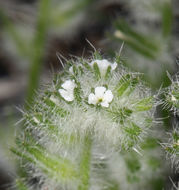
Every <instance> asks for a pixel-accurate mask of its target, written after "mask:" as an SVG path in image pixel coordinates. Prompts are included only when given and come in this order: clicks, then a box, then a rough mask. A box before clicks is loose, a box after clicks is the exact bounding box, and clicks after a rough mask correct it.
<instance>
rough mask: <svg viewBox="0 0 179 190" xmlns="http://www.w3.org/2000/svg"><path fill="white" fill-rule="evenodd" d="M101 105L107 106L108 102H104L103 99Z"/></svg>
mask: <svg viewBox="0 0 179 190" xmlns="http://www.w3.org/2000/svg"><path fill="white" fill-rule="evenodd" d="M101 106H103V107H106V108H107V107H109V103H108V102H106V101H104V102H101Z"/></svg>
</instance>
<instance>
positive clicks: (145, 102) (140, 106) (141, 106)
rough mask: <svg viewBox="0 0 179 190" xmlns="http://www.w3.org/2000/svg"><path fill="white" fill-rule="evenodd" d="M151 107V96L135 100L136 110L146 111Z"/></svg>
mask: <svg viewBox="0 0 179 190" xmlns="http://www.w3.org/2000/svg"><path fill="white" fill-rule="evenodd" d="M152 107H153V97H152V96H150V97H147V98H143V99H142V100H140V101H139V102H137V104H136V106H135V110H136V111H148V110H150V109H151V108H152Z"/></svg>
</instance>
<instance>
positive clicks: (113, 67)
mask: <svg viewBox="0 0 179 190" xmlns="http://www.w3.org/2000/svg"><path fill="white" fill-rule="evenodd" d="M116 67H117V63H116V62H114V63H113V64H111V70H112V71H113V70H115V69H116Z"/></svg>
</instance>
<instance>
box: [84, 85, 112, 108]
mask: <svg viewBox="0 0 179 190" xmlns="http://www.w3.org/2000/svg"><path fill="white" fill-rule="evenodd" d="M112 99H113V94H112V92H111V90H106V88H105V87H103V86H98V87H96V88H95V94H94V93H90V95H89V96H88V103H89V104H93V105H101V106H103V107H109V103H110V102H111V101H112Z"/></svg>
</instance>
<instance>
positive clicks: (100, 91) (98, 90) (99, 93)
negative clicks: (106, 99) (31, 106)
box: [95, 86, 106, 98]
mask: <svg viewBox="0 0 179 190" xmlns="http://www.w3.org/2000/svg"><path fill="white" fill-rule="evenodd" d="M105 91H106V88H105V87H103V86H98V87H96V88H95V95H96V96H97V97H98V98H103V96H104V92H105Z"/></svg>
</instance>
